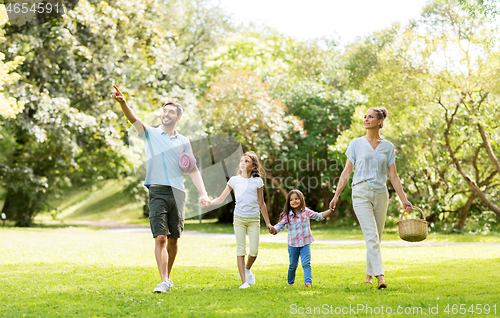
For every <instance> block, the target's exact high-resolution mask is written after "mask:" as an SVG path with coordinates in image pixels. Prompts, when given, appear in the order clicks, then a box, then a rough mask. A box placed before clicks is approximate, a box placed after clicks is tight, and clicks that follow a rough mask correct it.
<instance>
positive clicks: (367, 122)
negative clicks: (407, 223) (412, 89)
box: [330, 107, 413, 289]
mask: <svg viewBox="0 0 500 318" xmlns="http://www.w3.org/2000/svg"><path fill="white" fill-rule="evenodd" d="M386 117H387V110H386V109H385V108H383V107H381V108H371V109H369V110H368V111H367V112H366V114H365V116H364V122H363V126H364V128H365V129H366V135H365V136H363V137H359V138H355V139H354V140H352V141H351V143H350V144H349V147H348V148H347V151H346V155H347V162H346V165H345V168H344V171H342V174H341V176H340V180H339V183H338V185H337V190H336V191H335V195H334V197H333V199H332V201H330V208H331V209H335V207H336V205H337V202H338V200H339V197H340V194H341V193H342V190H343V189H344V187H345V185H346V184H347V181H348V180H349V178H350V176H351V172H352V169H353V166H354V167H356V170H355V171H354V178H353V181H352V205H353V208H354V212H355V213H356V217H357V218H358V221H359V224H360V225H361V231H362V232H363V236H364V237H365V242H366V279H365V283H366V284H372V277H373V276H375V277H377V288H378V289H382V288H387V283H386V282H385V279H384V270H383V267H382V254H381V251H380V241H381V238H382V232H383V230H384V224H385V217H386V215H387V206H388V204H389V192H388V191H387V185H386V182H387V175H389V179H390V180H391V183H392V186H393V187H394V189H395V190H396V193H397V194H398V196H399V199H400V200H401V202H402V203H403V207H404V208H405V210H407V211H410V210H412V209H413V206H412V204H411V203H410V202H409V201H408V199H407V198H406V195H405V193H404V191H403V188H402V187H401V180H399V176H398V173H397V171H396V165H395V163H394V161H395V157H396V154H395V151H394V145H393V144H392V143H391V142H389V141H387V140H384V139H382V138H381V137H380V134H379V132H380V129H381V128H382V127H383V123H384V119H385V118H386Z"/></svg>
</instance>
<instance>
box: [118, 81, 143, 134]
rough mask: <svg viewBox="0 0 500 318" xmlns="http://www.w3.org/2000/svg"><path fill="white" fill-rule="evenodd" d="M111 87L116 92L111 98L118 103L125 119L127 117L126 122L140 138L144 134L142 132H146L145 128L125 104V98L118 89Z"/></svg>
mask: <svg viewBox="0 0 500 318" xmlns="http://www.w3.org/2000/svg"><path fill="white" fill-rule="evenodd" d="M113 87H114V88H115V90H116V92H114V93H113V94H111V98H112V99H114V100H116V101H117V102H118V103H120V106H121V108H122V111H123V113H124V114H125V117H127V119H128V121H129V122H130V123H131V124H132V125H134V127H135V129H136V130H137V133H139V135H141V136H142V135H143V134H144V130H146V126H145V125H144V123H143V122H142V121H141V120H140V119H139V117H137V115H136V114H135V112H134V111H133V110H132V109H131V108H130V106H129V105H128V104H127V101H126V100H125V96H123V94H122V92H120V90H119V89H118V87H116V86H115V85H113Z"/></svg>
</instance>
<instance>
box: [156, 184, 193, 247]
mask: <svg viewBox="0 0 500 318" xmlns="http://www.w3.org/2000/svg"><path fill="white" fill-rule="evenodd" d="M185 205H186V193H185V192H184V191H181V190H179V189H176V188H172V187H158V186H150V187H149V224H150V225H151V232H152V233H153V237H157V236H158V235H167V237H173V238H179V237H181V233H182V231H183V230H184V206H185Z"/></svg>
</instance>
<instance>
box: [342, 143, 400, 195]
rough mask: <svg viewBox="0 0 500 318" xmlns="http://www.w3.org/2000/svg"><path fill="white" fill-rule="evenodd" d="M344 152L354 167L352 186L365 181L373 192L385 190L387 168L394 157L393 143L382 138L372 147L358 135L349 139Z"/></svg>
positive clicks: (392, 162)
mask: <svg viewBox="0 0 500 318" xmlns="http://www.w3.org/2000/svg"><path fill="white" fill-rule="evenodd" d="M345 154H346V156H347V158H349V160H350V161H351V162H352V163H353V165H354V167H355V169H354V177H353V179H352V186H353V187H354V186H355V185H356V184H358V183H361V182H363V181H366V182H367V183H368V186H369V187H370V189H372V190H373V191H374V192H377V193H383V192H385V191H387V184H386V183H387V169H388V168H389V167H390V166H391V165H392V164H394V161H395V159H396V152H395V150H394V145H393V144H392V143H391V142H390V141H387V140H385V139H382V141H381V142H380V144H379V145H378V146H377V148H375V149H373V147H372V145H371V144H370V142H369V141H368V140H367V139H366V138H365V137H359V138H356V139H354V140H352V141H351V143H350V144H349V147H348V148H347V151H346V153H345Z"/></svg>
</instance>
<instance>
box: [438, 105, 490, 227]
mask: <svg viewBox="0 0 500 318" xmlns="http://www.w3.org/2000/svg"><path fill="white" fill-rule="evenodd" d="M461 102H462V101H460V102H459V103H458V104H457V106H456V108H455V112H454V113H453V115H452V116H451V117H450V118H448V115H446V123H447V127H446V131H445V132H444V139H445V144H446V148H447V149H448V153H449V154H450V157H451V159H452V160H453V163H454V164H455V167H456V168H457V170H458V172H459V173H460V175H461V176H462V178H464V180H465V182H466V183H467V185H468V186H469V188H470V189H471V190H472V192H474V193H475V194H476V195H477V196H478V197H479V199H481V202H483V204H484V205H485V206H486V207H487V208H488V209H490V210H491V211H493V212H495V214H496V215H497V216H498V217H500V207H498V206H497V205H495V204H494V203H493V202H491V201H490V200H489V199H488V198H487V197H486V195H485V194H484V193H483V191H481V189H480V188H479V186H478V185H477V184H476V183H475V182H474V181H473V180H472V179H471V178H470V177H469V176H468V175H467V174H466V173H465V171H464V170H463V169H462V165H461V164H460V162H459V161H458V159H457V157H456V156H455V152H454V151H453V149H452V148H451V142H450V130H451V125H452V123H453V118H454V116H455V114H456V113H457V111H458V108H459V105H460V103H461Z"/></svg>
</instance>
